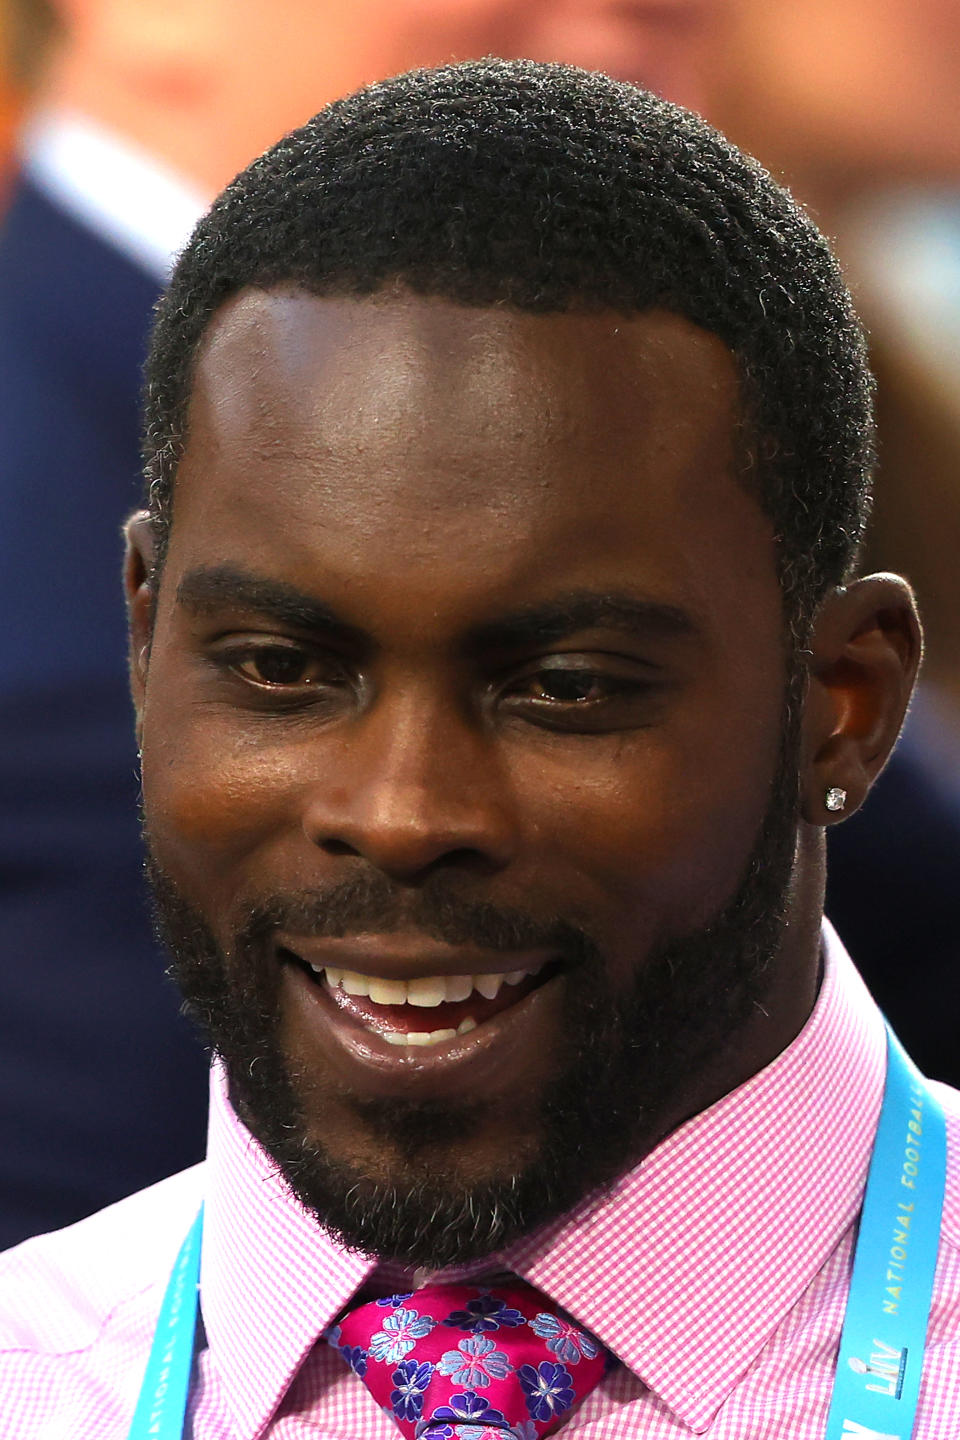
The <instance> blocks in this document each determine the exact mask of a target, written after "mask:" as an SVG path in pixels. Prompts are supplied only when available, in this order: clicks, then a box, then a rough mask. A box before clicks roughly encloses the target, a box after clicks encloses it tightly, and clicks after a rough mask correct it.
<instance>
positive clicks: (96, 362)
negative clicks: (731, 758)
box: [0, 182, 206, 1247]
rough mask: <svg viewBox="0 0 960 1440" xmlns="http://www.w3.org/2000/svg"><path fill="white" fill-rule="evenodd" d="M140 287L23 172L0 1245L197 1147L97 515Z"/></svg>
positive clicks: (2, 549) (5, 335)
mask: <svg viewBox="0 0 960 1440" xmlns="http://www.w3.org/2000/svg"><path fill="white" fill-rule="evenodd" d="M157 293H158V287H157V285H156V283H155V282H154V281H153V280H151V279H150V278H149V277H148V276H147V275H146V274H144V273H143V272H141V271H140V270H139V269H138V268H137V267H136V266H135V265H134V264H132V263H131V262H129V261H128V260H126V259H125V258H124V257H123V256H122V255H120V254H119V253H118V252H117V251H116V250H115V249H114V248H113V247H111V246H109V245H108V244H106V243H104V242H102V241H101V240H99V239H98V238H97V237H96V236H95V235H93V234H92V232H91V231H90V230H88V229H87V228H85V227H84V226H82V225H80V224H77V223H75V222H74V221H73V220H71V219H70V218H69V217H68V216H66V215H65V214H64V213H62V212H61V211H60V210H59V209H58V208H57V207H56V206H55V205H54V204H53V203H51V202H50V201H49V200H48V199H46V198H45V197H44V195H43V194H42V193H41V192H40V191H38V190H37V189H35V188H33V187H32V186H31V185H30V184H29V183H26V182H22V183H20V184H19V185H18V187H17V189H16V190H15V192H14V195H13V197H12V204H11V207H10V208H9V210H8V211H7V214H6V216H5V218H4V222H3V230H2V232H0V1247H2V1246H5V1245H9V1244H12V1243H13V1242H15V1241H17V1240H19V1239H21V1238H22V1237H24V1236H26V1235H29V1234H32V1233H34V1232H36V1231H40V1230H45V1229H49V1228H51V1227H53V1226H58V1225H62V1224H64V1223H66V1222H68V1221H71V1220H74V1219H76V1218H78V1217H80V1216H81V1215H83V1214H85V1213H87V1212H88V1211H91V1210H93V1209H95V1208H97V1207H99V1206H101V1205H104V1204H106V1203H108V1202H110V1201H112V1200H114V1199H117V1198H119V1197H120V1196H121V1195H123V1194H124V1193H126V1192H128V1191H130V1190H131V1189H133V1188H135V1187H139V1186H142V1185H145V1184H148V1183H150V1182H152V1181H153V1180H156V1179H159V1178H160V1177H161V1176H162V1175H165V1174H168V1173H170V1171H172V1170H176V1169H179V1168H181V1167H183V1166H185V1165H188V1164H191V1163H193V1162H194V1161H195V1160H197V1159H200V1158H201V1157H202V1154H203V1136H204V1128H205V1115H206V1059H205V1057H204V1054H203V1052H202V1049H201V1046H200V1043H199V1041H198V1040H197V1039H196V1037H195V1036H194V1035H193V1033H192V1032H191V1030H190V1027H189V1026H188V1025H187V1022H186V1021H184V1020H183V1019H182V1018H181V1016H180V1015H179V1013H178V1008H179V1007H178V997H177V994H176V992H175V990H174V987H173V985H172V984H171V983H170V981H168V980H167V979H166V978H165V977H164V974H163V970H164V960H163V957H162V955H161V953H160V951H159V948H158V947H157V946H156V944H155V942H154V940H153V938H152V934H151V927H150V923H149V920H148V912H147V908H146V904H145V899H144V887H143V881H142V878H141V865H142V856H141V847H140V840H139V835H138V820H137V789H138V787H137V781H136V776H135V765H136V753H135V744H134V738H133V715H132V708H131V705H130V700H129V695H128V690H127V678H126V664H125V655H126V647H125V638H124V628H125V625H124V609H123V596H122V589H121V583H120V567H121V557H122V546H121V537H120V526H121V523H122V521H123V519H124V517H125V516H126V515H127V514H128V513H129V512H130V510H131V509H133V508H134V507H135V506H136V505H137V504H138V503H139V498H140V488H139V483H140V482H139V472H140V459H139V456H140V445H139V413H138V412H139V388H140V377H141V371H142V363H143V355H144V350H145V344H146V338H147V333H148V329H149V325H150V319H151V311H152V307H153V304H154V301H155V300H156V297H157Z"/></svg>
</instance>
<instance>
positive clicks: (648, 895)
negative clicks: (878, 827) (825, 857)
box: [515, 707, 779, 955]
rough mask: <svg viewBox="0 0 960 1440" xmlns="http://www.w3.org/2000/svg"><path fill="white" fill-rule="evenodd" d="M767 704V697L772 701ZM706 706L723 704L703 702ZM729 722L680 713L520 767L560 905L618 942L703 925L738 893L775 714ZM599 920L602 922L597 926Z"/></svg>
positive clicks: (766, 775) (761, 802)
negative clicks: (689, 719)
mask: <svg viewBox="0 0 960 1440" xmlns="http://www.w3.org/2000/svg"><path fill="white" fill-rule="evenodd" d="M764 708H768V707H764ZM704 713H706V714H710V713H717V712H716V711H714V712H711V711H710V710H706V711H705V712H704ZM772 715H773V719H772V720H771V719H770V718H769V716H768V717H765V716H764V714H763V710H762V709H757V710H756V711H755V712H754V713H753V714H752V715H749V716H746V717H745V718H744V721H743V724H742V725H739V726H738V725H734V726H732V727H731V728H730V731H729V732H727V731H725V730H723V729H718V728H714V729H713V730H712V731H709V732H707V733H703V731H702V728H701V727H700V726H699V725H698V724H689V725H684V724H683V723H682V722H681V723H678V725H677V726H676V728H674V729H670V730H668V731H662V732H654V731H652V730H651V731H648V732H641V733H639V734H635V735H633V736H631V737H629V738H624V739H622V740H620V741H618V742H616V743H610V742H607V741H602V742H601V743H599V744H598V745H596V746H595V747H592V748H591V747H582V748H581V750H580V754H579V756H578V761H579V763H578V764H577V765H576V766H575V767H574V766H572V765H571V764H569V762H568V760H567V759H566V758H563V759H562V758H561V757H560V756H559V755H555V756H552V757H551V756H547V757H546V759H545V760H544V761H543V762H542V763H541V764H540V766H539V767H538V774H537V781H536V786H535V787H534V786H532V785H530V784H529V777H527V783H526V784H525V781H524V778H523V777H521V776H519V775H518V776H517V777H516V779H515V786H516V791H517V793H518V796H519V797H520V806H521V808H523V809H525V810H526V812H527V813H528V814H529V815H531V816H534V815H535V816H536V817H537V819H536V824H535V826H534V827H533V829H532V831H531V835H532V839H531V845H532V848H533V849H534V850H535V851H537V852H539V854H540V856H541V857H542V864H541V865H540V866H538V867H537V869H538V873H539V874H540V875H541V877H544V876H548V875H549V876H550V877H551V880H552V883H553V885H554V889H555V895H556V896H557V899H556V900H555V902H554V903H555V905H556V907H557V908H558V909H560V911H561V912H562V913H565V914H566V915H567V916H568V917H569V918H570V919H572V920H575V921H577V922H579V923H582V924H583V925H584V926H585V928H587V929H588V930H589V931H591V933H593V934H594V935H595V936H596V938H597V939H598V940H600V942H601V943H602V944H603V945H604V947H605V948H607V949H608V950H609V952H610V953H616V951H617V949H618V948H623V946H624V942H625V941H626V942H627V944H628V946H629V947H630V948H632V950H633V953H634V955H635V954H636V952H637V950H638V948H639V950H640V951H641V952H642V951H643V950H645V949H646V948H647V947H648V946H649V945H653V944H657V943H660V942H661V941H663V940H665V939H668V938H674V937H676V936H678V935H682V934H684V933H688V932H690V931H692V930H695V929H699V928H701V927H702V926H704V925H705V924H707V923H709V922H710V921H712V920H713V919H715V918H716V916H717V914H718V913H719V912H720V910H721V909H722V908H723V907H724V905H725V904H726V903H727V902H728V901H729V900H730V898H731V897H732V896H733V894H734V893H735V891H736V889H737V887H738V885H739V883H740V881H741V879H742V877H743V872H744V868H745V866H746V863H747V860H748V858H749V856H750V853H751V850H752V848H753V846H754V844H755V841H756V837H757V832H758V830H759V828H760V825H761V824H762V821H763V818H764V815H765V813H766V809H767V806H768V804H769V800H770V782H771V780H772V778H773V776H774V774H775V771H776V767H777V758H778V751H779V724H778V720H779V715H778V709H777V707H773V710H772ZM601 932H603V933H601Z"/></svg>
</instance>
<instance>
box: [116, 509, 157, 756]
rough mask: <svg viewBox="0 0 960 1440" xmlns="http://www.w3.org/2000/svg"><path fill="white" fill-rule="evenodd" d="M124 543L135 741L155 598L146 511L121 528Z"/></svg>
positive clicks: (153, 548)
mask: <svg viewBox="0 0 960 1440" xmlns="http://www.w3.org/2000/svg"><path fill="white" fill-rule="evenodd" d="M123 534H124V540H125V542H126V546H125V552H124V559H123V588H124V591H125V593H126V597H127V621H128V626H129V642H130V648H129V661H130V689H131V692H132V694H133V704H134V709H135V710H136V714H137V744H138V745H139V744H140V731H141V726H142V716H143V700H144V690H145V687H146V682H147V667H148V665H149V662H150V640H151V637H152V634H153V616H154V600H155V596H154V593H153V582H152V576H153V568H154V559H155V556H156V541H155V539H154V533H153V525H152V522H151V520H150V516H149V514H148V513H147V511H146V510H137V511H136V512H135V513H134V514H133V515H131V516H130V518H129V520H128V521H127V523H126V525H125V526H124V527H123Z"/></svg>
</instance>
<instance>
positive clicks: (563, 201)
mask: <svg viewBox="0 0 960 1440" xmlns="http://www.w3.org/2000/svg"><path fill="white" fill-rule="evenodd" d="M397 283H399V284H402V285H404V286H406V287H408V288H409V289H411V290H413V291H415V292H417V293H419V294H423V295H434V296H442V297H445V298H448V299H451V300H454V301H457V302H460V303H464V304H467V305H480V306H486V305H494V304H507V305H512V306H516V307H517V308H519V309H521V310H526V311H532V312H536V313H546V312H551V311H553V312H556V311H562V310H569V309H575V308H584V307H586V308H590V309H599V308H612V309H615V310H618V311H621V312H627V313H636V312H638V311H644V310H648V309H651V308H653V307H654V306H659V307H665V308H666V309H668V310H671V311H674V312H676V313H678V314H680V315H683V316H685V317H686V318H688V319H689V320H691V321H693V322H694V323H696V324H697V325H700V326H702V327H704V328H705V329H707V330H709V331H712V332H714V333H715V334H716V335H718V336H719V337H720V338H721V339H722V340H723V341H724V342H725V344H726V345H727V346H728V347H729V349H730V350H731V351H732V352H733V354H734V356H735V358H736V360H737V362H738V366H739V373H740V384H741V401H742V415H743V425H742V433H741V444H740V447H739V449H740V454H741V455H742V458H743V463H742V471H743V478H744V481H745V483H746V484H747V485H748V486H749V488H750V489H751V490H752V492H753V493H755V495H756V496H757V498H758V500H759V503H760V504H761V505H762V507H763V509H764V510H765V512H766V513H767V515H768V516H769V518H770V520H771V522H772V524H773V526H774V530H775V534H776V536H777V542H778V566H779V574H780V581H781V586H782V589H783V593H784V604H785V612H786V614H787V616H788V617H789V619H790V620H791V621H792V622H793V623H794V625H796V623H797V621H798V620H806V619H809V617H810V616H811V615H812V613H813V610H814V608H815V606H816V604H817V602H818V601H819V599H820V598H821V597H822V595H823V594H824V593H825V592H826V590H827V588H828V587H829V586H830V585H833V584H838V583H841V582H842V581H843V579H844V578H845V577H846V576H847V575H848V573H849V570H850V567H851V565H852V563H853V560H854V557H855V553H856V550H857V547H858V544H859V541H860V538H861V535H862V531H863V528H864V524H865V521H866V516H867V512H868V508H869V485H870V474H871V470H872V465H873V421H872V410H871V404H872V381H871V377H870V372H869V369H868V366H867V361H866V351H865V344H864V337H863V333H862V331H861V328H860V326H859V324H858V321H857V319H856V316H855V314H854V312H853V308H852V305H851V301H850V297H849V294H848V292H847V289H846V286H845V285H844V282H843V278H842V276H841V273H840V270H839V268H838V266H837V263H836V261H835V260H834V258H833V256H832V255H831V253H830V249H829V247H828V245H827V243H826V241H825V240H824V239H823V237H822V236H821V235H820V233H819V231H818V230H817V229H816V227H815V226H814V225H813V223H812V222H811V221H810V219H809V218H808V217H807V216H806V215H805V213H804V212H803V211H802V210H801V209H800V207H799V206H798V205H797V204H796V203H795V201H794V200H793V199H792V197H791V196H790V195H789V194H788V192H787V191H785V190H784V189H782V188H781V187H780V186H779V185H777V184H776V183H775V182H774V181H773V180H772V179H771V177H770V176H769V175H768V174H767V172H766V171H765V170H764V169H763V168H762V167H761V166H760V165H759V164H757V162H756V161H754V160H752V159H751V158H750V157H748V156H746V155H744V154H743V153H742V152H741V151H739V150H738V149H737V148H736V147H735V146H734V145H732V144H730V143H729V142H728V141H727V140H726V139H724V137H723V136H721V135H719V134H718V133H717V132H716V131H715V130H713V129H712V128H711V127H710V126H709V125H707V124H706V123H705V122H704V121H703V120H701V119H700V118H699V117H698V116H696V115H694V114H691V113H690V112H688V111H685V110H683V109H681V108H679V107H678V106H676V105H672V104H670V103H669V102H667V101H665V100H662V99H659V98H658V97H656V96H654V95H651V94H648V93H647V92H645V91H643V90H639V89H637V88H636V87H634V86H632V85H628V84H624V83H621V82H618V81H615V80H611V79H608V78H607V77H605V76H602V75H597V74H590V73H588V72H586V71H583V70H578V69H576V68H574V67H572V66H562V65H544V64H536V63H534V62H532V61H511V62H508V61H500V60H485V61H478V62H471V63H467V64H461V65H450V66H445V67H442V68H439V69H435V70H414V71H411V72H409V73H408V74H405V75H400V76H398V77H396V78H394V79H391V80H386V81H383V82H382V83H379V84H376V85H371V86H369V87H367V88H366V89H363V90H360V91H358V92H357V93H356V94H354V95H351V96H349V97H348V98H346V99H344V100H338V101H336V102H335V103H334V104H332V105H329V106H328V107H327V108H326V109H324V110H322V111H321V112H320V113H319V114H318V115H317V116H315V117H314V119H312V120H311V121H309V123H308V124H306V125H304V126H302V127H301V128H300V129H298V130H294V131H293V132H292V133H291V134H289V135H287V136H286V137H285V138H284V139H283V140H281V141H280V142H279V143H278V144H277V145H275V146H274V147H273V148H272V149H270V150H268V151H267V152H266V153H265V154H264V155H262V156H261V157H260V158H259V159H257V160H255V161H254V162H253V164H251V165H250V166H249V167H248V169H246V170H244V171H243V172H242V174H240V175H239V176H238V177H237V178H236V179H235V180H234V181H233V182H232V184H231V185H229V186H228V187H227V189H226V190H225V191H224V192H223V194H222V195H221V196H220V197H219V198H218V199H217V200H216V202H215V203H214V205H213V206H212V208H211V210H210V211H209V213H208V214H207V216H206V217H205V218H204V219H203V220H201V222H200V224H199V225H198V226H197V229H196V230H195V232H194V234H193V237H192V239H191V241H190V243H189V245H188V246H187V248H186V250H185V251H184V253H183V255H182V256H181V258H180V261H179V263H178V265H177V266H176V269H175V271H174V274H173V278H172V281H171V284H170V287H169V290H168V291H167V294H166V296H165V298H164V299H163V300H162V301H161V303H160V305H159V308H158V312H157V320H156V326H155V330H154V335H153V342H152V348H151V352H150V357H149V361H148V368H147V389H146V438H145V461H146V477H147V484H148V504H149V508H150V511H151V514H152V516H153V521H154V527H155V533H156V540H157V546H158V555H159V556H160V558H161V559H162V556H163V553H164V551H165V547H166V543H167V539H168V536H169V527H170V524H171V519H172V508H173V489H174V481H175V476H176V470H177V466H178V463H179V460H180V457H181V455H182V452H183V447H184V443H185V437H186V427H187V418H188V407H189V400H190V388H191V377H192V369H193V363H194V359H195V356H196V354H197V349H198V346H199V344H200V341H201V339H202V337H203V334H204V331H205V329H206V327H207V325H208V324H209V321H210V318H211V316H212V315H213V314H214V313H215V311H216V310H217V308H218V307H219V306H220V305H222V304H223V302H224V301H225V300H226V299H227V298H228V297H229V296H231V295H233V294H235V293H236V292H237V291H239V290H241V289H244V288H246V287H248V286H255V287H260V288H267V287H273V286H281V285H294V286H297V287H301V288H303V289H304V290H307V291H309V292H312V293H314V294H319V295H324V294H354V295H365V294H371V293H373V292H375V291H377V290H380V289H383V288H384V287H386V286H390V285H394V284H397Z"/></svg>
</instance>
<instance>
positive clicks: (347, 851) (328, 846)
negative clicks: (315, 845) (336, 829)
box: [320, 839, 360, 855]
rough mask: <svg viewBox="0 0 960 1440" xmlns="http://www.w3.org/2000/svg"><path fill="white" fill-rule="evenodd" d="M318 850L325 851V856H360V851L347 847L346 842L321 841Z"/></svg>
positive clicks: (351, 846)
mask: <svg viewBox="0 0 960 1440" xmlns="http://www.w3.org/2000/svg"><path fill="white" fill-rule="evenodd" d="M320 849H321V850H323V851H325V852H326V854H327V855H359V854H360V851H359V850H357V849H355V848H354V846H353V845H349V844H348V843H347V841H346V840H332V839H331V840H322V841H321V842H320Z"/></svg>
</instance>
